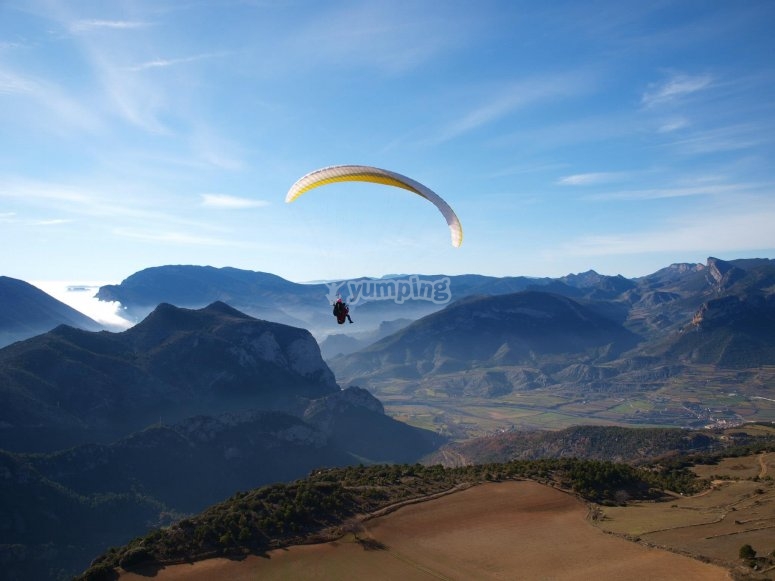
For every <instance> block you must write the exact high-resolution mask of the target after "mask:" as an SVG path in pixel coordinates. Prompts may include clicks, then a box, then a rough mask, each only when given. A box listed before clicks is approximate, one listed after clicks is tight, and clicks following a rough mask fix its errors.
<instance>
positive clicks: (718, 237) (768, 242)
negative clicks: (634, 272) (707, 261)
mask: <svg viewBox="0 0 775 581" xmlns="http://www.w3.org/2000/svg"><path fill="white" fill-rule="evenodd" d="M772 224H775V208H772V207H769V208H763V209H760V210H758V211H751V210H746V211H740V212H725V213H723V214H722V215H719V214H705V215H695V216H693V217H691V218H688V219H682V220H680V221H678V220H676V221H674V222H671V223H667V224H664V225H663V226H662V227H660V228H655V229H652V230H643V231H640V232H633V233H619V234H612V235H605V236H583V237H579V238H577V239H575V240H573V241H572V242H571V243H568V244H565V245H563V247H562V249H561V250H560V251H561V252H563V253H568V254H570V255H574V256H607V255H628V254H632V255H636V254H646V253H656V252H667V253H674V254H675V253H676V252H682V253H683V252H699V253H705V254H711V253H714V252H719V253H720V252H745V251H752V250H761V249H773V248H775V229H773V228H772Z"/></svg>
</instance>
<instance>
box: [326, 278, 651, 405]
mask: <svg viewBox="0 0 775 581" xmlns="http://www.w3.org/2000/svg"><path fill="white" fill-rule="evenodd" d="M636 342H637V337H636V336H635V335H634V334H633V333H631V332H629V331H627V330H626V329H625V328H624V327H623V326H622V325H620V324H618V323H616V322H614V321H611V320H610V319H607V318H605V317H603V316H601V315H599V314H597V313H596V312H594V311H592V310H590V309H588V308H586V307H584V306H583V305H581V304H580V303H578V302H576V301H573V300H572V299H569V298H567V297H563V296H560V295H556V294H552V293H546V292H538V291H526V292H521V293H514V294H508V295H497V296H488V297H475V298H469V299H464V300H462V301H457V302H455V303H453V304H452V305H450V306H449V307H447V308H446V309H444V310H442V311H440V312H438V313H434V314H433V315H429V316H427V317H424V318H423V319H421V320H419V321H416V322H415V323H413V324H411V325H410V326H408V327H407V328H405V329H403V330H401V331H399V332H398V333H396V334H394V335H391V336H389V337H386V338H384V339H382V340H380V341H378V342H377V343H375V344H374V345H372V346H370V347H368V348H366V349H363V350H361V351H359V352H357V353H355V354H352V355H349V356H346V357H342V358H340V359H336V360H334V361H333V362H332V365H333V366H334V369H335V371H336V373H337V375H338V376H339V378H340V380H341V381H344V382H348V381H351V380H353V378H355V377H357V378H358V380H359V381H366V380H368V381H370V382H371V381H373V380H383V381H390V380H392V379H394V378H401V379H414V380H417V381H418V382H419V383H422V381H423V378H427V377H431V376H441V375H448V374H453V373H464V376H465V377H466V378H467V381H466V384H467V385H466V386H465V387H463V386H462V385H461V386H460V387H461V388H462V392H463V393H465V392H470V391H471V390H476V391H479V390H480V389H482V388H484V389H486V390H489V391H493V390H495V391H502V390H504V389H506V390H508V391H511V390H512V389H513V388H514V387H515V384H521V383H523V382H525V381H526V380H527V376H528V375H530V374H529V373H522V374H521V376H520V377H510V376H509V374H507V373H504V372H503V371H500V370H501V369H502V368H504V367H508V366H521V367H523V368H524V367H527V368H530V369H532V370H535V371H534V373H535V376H536V377H535V378H534V381H537V382H539V383H540V382H543V381H544V379H541V376H543V372H542V371H541V368H542V367H543V366H545V365H552V366H558V365H559V366H562V365H563V364H564V362H570V361H572V362H573V363H574V364H579V363H582V364H593V363H596V362H599V361H606V360H610V359H612V358H614V357H615V356H616V355H618V354H620V353H621V352H622V351H624V350H626V349H629V348H632V347H633V346H634V345H635V344H636ZM474 376H480V377H481V376H487V377H483V379H485V381H484V382H482V381H479V380H477V379H475V378H474ZM527 381H528V383H529V380H527ZM458 383H460V382H458ZM447 389H448V391H449V392H457V391H458V390H457V389H455V387H453V386H452V385H449V386H448V388H447Z"/></svg>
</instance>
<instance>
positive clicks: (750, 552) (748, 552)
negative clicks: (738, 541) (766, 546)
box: [739, 545, 756, 561]
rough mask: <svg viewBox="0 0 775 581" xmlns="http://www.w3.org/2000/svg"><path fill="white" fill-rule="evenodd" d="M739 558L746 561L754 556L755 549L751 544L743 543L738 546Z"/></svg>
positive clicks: (751, 559)
mask: <svg viewBox="0 0 775 581" xmlns="http://www.w3.org/2000/svg"><path fill="white" fill-rule="evenodd" d="M739 555H740V558H741V559H745V560H746V561H753V560H754V559H755V558H756V551H755V550H754V548H753V547H752V546H751V545H743V546H742V547H740V553H739Z"/></svg>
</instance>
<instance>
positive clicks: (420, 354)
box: [0, 258, 775, 579]
mask: <svg viewBox="0 0 775 581" xmlns="http://www.w3.org/2000/svg"><path fill="white" fill-rule="evenodd" d="M412 277H414V279H416V280H419V279H422V280H439V281H441V280H445V283H444V284H448V287H446V290H447V291H448V294H449V298H450V301H449V302H446V303H441V302H433V301H428V300H422V299H419V300H407V301H404V302H401V301H397V300H384V298H385V297H382V298H383V300H377V298H378V297H375V296H374V295H372V296H371V297H370V298H369V300H367V301H366V302H359V303H358V304H357V305H356V306H355V308H354V309H353V315H354V318H355V321H356V324H354V325H348V327H347V333H346V334H343V333H341V332H339V333H337V332H336V331H338V327H337V326H336V323H335V322H334V320H333V317H332V316H331V312H330V302H329V301H330V298H331V292H332V288H334V287H336V286H337V285H334V287H332V286H330V285H329V284H304V285H302V284H297V283H292V282H289V281H285V280H283V279H282V278H280V277H277V276H275V275H271V274H267V273H257V272H250V271H241V270H238V269H231V268H225V269H215V268H211V267H198V266H168V267H155V268H151V269H146V270H144V271H141V272H138V273H136V274H135V275H132V276H131V277H129V278H128V279H127V280H125V281H124V282H122V283H121V284H120V285H114V286H108V287H102V288H101V289H100V290H99V293H98V294H99V296H100V297H101V298H102V299H104V300H111V301H113V300H118V301H120V302H121V303H122V307H124V311H125V312H127V313H130V314H131V315H132V316H135V317H137V318H138V320H137V323H136V324H135V325H134V326H133V327H131V328H130V329H128V330H126V331H122V332H118V333H117V332H108V331H104V330H99V325H97V324H96V323H94V321H91V320H89V319H88V318H85V317H83V318H81V317H78V316H77V313H76V315H73V313H72V312H71V311H72V310H71V309H69V307H67V308H64V307H65V306H64V305H62V304H61V303H59V302H58V301H56V300H55V299H53V298H51V297H48V296H47V295H44V296H41V294H43V293H41V291H38V290H37V289H36V288H35V287H32V286H31V285H27V283H23V282H22V281H15V280H14V279H8V278H1V279H0V290H2V289H4V290H2V292H3V293H4V294H3V295H2V297H0V298H2V301H0V307H2V310H0V313H4V315H3V318H0V330H2V331H3V332H9V330H13V329H17V330H18V329H21V330H22V334H21V335H17V336H16V337H17V338H16V339H14V341H15V342H13V343H11V344H9V345H7V346H5V347H3V348H0V466H1V467H2V474H3V478H2V479H1V480H2V482H0V489H1V490H0V492H2V499H3V500H2V501H0V517H2V518H0V521H1V522H2V523H4V524H3V525H2V527H0V545H2V547H4V548H2V549H0V553H2V554H0V558H2V560H3V563H4V567H5V570H6V571H9V572H14V575H16V576H17V577H18V578H42V579H43V578H57V577H62V576H65V577H66V576H67V575H69V574H72V572H74V571H76V570H79V569H82V568H83V567H84V566H85V564H86V562H87V561H88V556H89V555H94V554H96V553H97V552H99V551H102V550H104V549H105V548H106V546H107V545H106V544H105V543H110V544H113V543H121V542H125V541H126V539H128V538H130V537H131V536H132V535H136V534H138V533H140V532H142V531H143V530H145V528H147V527H148V526H158V525H163V524H165V523H168V522H171V521H174V520H176V519H178V518H180V517H181V515H185V514H190V513H193V512H196V511H198V510H201V509H202V508H203V507H204V506H206V505H208V504H210V503H213V502H216V501H218V500H219V499H222V498H223V497H224V496H226V495H229V494H232V493H233V492H234V491H235V490H244V489H247V488H251V487H255V486H259V485H261V484H266V483H271V482H276V481H287V480H289V479H293V478H299V477H302V476H303V475H305V474H308V473H310V471H314V470H315V469H317V468H319V467H323V466H345V465H352V464H359V463H364V464H372V463H382V462H384V463H395V462H406V463H413V462H418V461H423V462H428V463H435V462H441V463H445V464H455V463H466V462H468V461H470V459H471V458H488V457H492V458H503V457H512V458H513V457H520V458H534V457H537V456H536V454H538V455H547V454H548V455H556V456H563V455H566V454H572V455H577V454H578V452H579V450H581V449H582V448H584V447H585V446H592V443H595V442H597V444H595V449H596V450H598V452H597V453H598V455H597V456H594V457H596V458H597V457H600V458H607V457H611V454H612V453H613V452H612V451H611V449H610V446H608V445H607V444H606V443H605V442H603V441H602V440H606V439H610V435H611V432H610V429H611V428H606V430H608V431H604V432H603V433H604V434H605V435H604V436H600V435H599V433H598V432H594V431H589V430H590V429H592V428H574V431H571V432H558V433H557V434H556V435H552V436H550V435H546V434H541V433H538V434H536V433H531V434H528V433H527V432H520V431H516V430H515V429H514V427H515V426H518V427H521V428H529V427H541V428H559V427H564V426H567V425H575V424H579V423H597V424H620V425H621V424H639V425H643V424H645V425H650V426H665V425H673V426H681V427H690V426H702V425H707V424H712V425H713V424H718V425H724V424H723V423H724V422H728V423H729V422H731V423H735V422H737V423H739V422H742V421H743V420H745V419H775V407H774V406H773V403H775V261H772V260H768V259H742V260H733V261H722V260H718V259H715V258H709V259H708V261H707V263H706V264H673V265H671V266H669V267H666V268H664V269H661V270H659V271H657V272H655V273H653V274H651V275H648V276H645V277H641V278H635V279H627V278H624V277H621V276H604V275H600V274H598V273H596V272H594V271H588V272H585V273H580V274H572V275H568V276H565V277H561V278H557V279H549V278H542V279H534V278H528V277H505V278H496V277H485V276H480V275H461V276H449V277H445V276H442V275H438V276H428V275H422V276H421V275H407V276H404V277H403V278H404V279H411V278H412ZM391 280H396V279H391ZM356 282H358V283H359V284H361V287H362V288H365V286H364V285H366V284H372V283H374V280H373V279H359V281H356ZM337 284H338V285H339V288H340V289H345V288H348V287H347V285H346V284H339V283H337ZM388 284H389V283H385V285H386V287H387V285H388ZM375 288H376V287H375ZM9 289H10V290H9ZM237 307H239V308H237ZM256 316H259V317H260V318H256ZM68 317H69V318H68ZM40 319H44V320H45V322H43V323H39V320H40ZM287 323H290V325H289V324H287ZM36 325H42V326H38V327H36ZM353 328H357V329H358V332H357V333H356V332H354V331H353V330H352V329H353ZM36 329H42V330H41V331H40V332H37V331H35V330H36ZM313 331H314V332H313ZM25 333H26V334H27V335H26V337H27V338H25ZM29 334H32V335H33V336H29ZM9 336H10V335H9ZM316 339H317V341H316ZM318 341H319V342H320V344H321V345H323V346H325V354H326V360H324V357H323V354H322V353H321V349H320V347H319V345H318ZM342 386H349V387H346V389H342ZM386 410H387V411H386ZM399 419H400V420H402V421H398V420H399ZM404 422H407V423H404ZM719 422H721V424H719ZM504 430H505V432H504ZM585 430H586V431H585ZM492 432H504V433H502V434H500V435H498V436H497V437H494V438H493V439H490V440H486V439H485V440H477V441H472V442H471V443H466V442H458V443H453V444H450V445H449V446H446V447H445V448H441V446H442V445H443V444H445V443H446V442H448V441H449V439H450V438H454V439H456V440H461V441H462V440H467V439H469V438H470V437H471V436H473V435H482V434H483V433H485V434H486V433H492ZM643 438H644V437H643V436H642V435H640V436H638V437H637V438H636V442H638V444H637V445H639V446H641V447H642V446H644V445H645V446H647V447H648V449H649V450H652V452H653V453H658V452H660V451H662V452H666V451H669V450H671V449H684V448H685V447H689V448H691V447H695V446H696V447H702V446H703V445H705V444H707V442H705V441H704V440H702V438H699V439H698V438H688V439H687V438H683V439H681V437H678V439H677V440H676V439H675V437H673V436H671V437H669V438H665V437H664V435H663V434H661V433H657V434H655V436H654V438H655V440H654V442H655V443H653V444H652V443H649V442H648V441H646V440H644V439H643ZM679 440H680V441H679ZM584 442H587V444H584ZM664 442H666V443H664ZM660 446H662V447H661V448H660ZM633 449H635V448H633ZM652 452H650V453H652ZM434 454H435V455H434ZM488 454H490V455H491V456H488ZM78 523H84V524H83V526H82V527H81V528H79V526H80V525H79V524H78Z"/></svg>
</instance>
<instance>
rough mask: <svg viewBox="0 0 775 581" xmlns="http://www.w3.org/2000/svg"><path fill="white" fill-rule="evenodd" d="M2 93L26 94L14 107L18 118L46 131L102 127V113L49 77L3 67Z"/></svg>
mask: <svg viewBox="0 0 775 581" xmlns="http://www.w3.org/2000/svg"><path fill="white" fill-rule="evenodd" d="M2 95H7V96H10V97H13V96H23V97H24V102H23V103H22V104H21V105H20V106H18V107H15V108H14V110H15V111H16V117H15V118H14V121H21V120H25V122H27V124H28V126H35V127H37V128H41V129H42V130H44V131H46V132H51V133H62V132H69V131H73V130H74V129H76V130H84V131H87V132H94V131H97V130H98V129H99V128H100V127H101V126H102V121H101V119H100V116H99V113H97V112H95V111H94V109H92V108H90V107H89V106H88V105H87V104H86V103H84V102H83V101H82V100H81V99H79V98H78V97H74V96H71V95H70V94H69V92H68V91H67V90H65V89H64V88H63V87H62V86H60V85H59V84H57V83H53V82H50V81H47V80H45V79H41V78H38V77H34V76H30V75H24V74H19V73H17V72H15V71H12V70H7V69H6V70H3V69H0V96H2Z"/></svg>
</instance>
